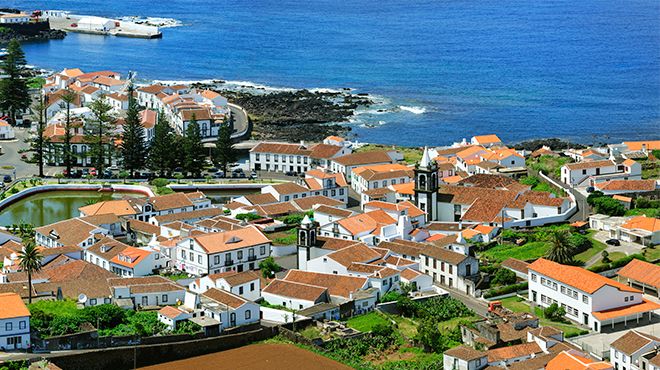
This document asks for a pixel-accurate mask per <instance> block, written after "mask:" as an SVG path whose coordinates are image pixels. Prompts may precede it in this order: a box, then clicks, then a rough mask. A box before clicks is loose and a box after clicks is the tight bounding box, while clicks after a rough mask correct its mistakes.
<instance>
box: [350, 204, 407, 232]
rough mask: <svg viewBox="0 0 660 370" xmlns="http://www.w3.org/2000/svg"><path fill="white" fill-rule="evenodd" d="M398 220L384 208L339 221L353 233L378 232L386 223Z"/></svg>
mask: <svg viewBox="0 0 660 370" xmlns="http://www.w3.org/2000/svg"><path fill="white" fill-rule="evenodd" d="M396 222H397V221H396V220H395V219H393V218H392V217H390V215H388V214H387V213H386V212H385V211H383V210H380V209H378V210H375V211H371V212H366V213H361V214H358V215H355V216H351V217H347V218H344V219H341V220H339V221H337V223H338V224H339V225H341V226H342V227H343V228H345V229H346V230H348V232H350V233H351V234H352V235H357V234H361V233H364V232H369V233H377V232H379V231H380V228H381V227H383V226H386V225H392V224H395V223H396Z"/></svg>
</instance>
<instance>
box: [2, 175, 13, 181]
mask: <svg viewBox="0 0 660 370" xmlns="http://www.w3.org/2000/svg"><path fill="white" fill-rule="evenodd" d="M2 182H11V176H9V175H4V176H3V177H2Z"/></svg>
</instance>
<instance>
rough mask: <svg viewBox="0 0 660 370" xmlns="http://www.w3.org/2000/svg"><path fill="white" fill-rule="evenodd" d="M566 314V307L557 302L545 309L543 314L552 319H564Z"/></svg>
mask: <svg viewBox="0 0 660 370" xmlns="http://www.w3.org/2000/svg"><path fill="white" fill-rule="evenodd" d="M564 315H566V310H565V309H564V307H559V305H557V304H556V303H553V304H551V305H550V306H548V307H546V308H545V309H544V310H543V316H545V318H546V319H549V320H552V321H559V322H561V321H564Z"/></svg>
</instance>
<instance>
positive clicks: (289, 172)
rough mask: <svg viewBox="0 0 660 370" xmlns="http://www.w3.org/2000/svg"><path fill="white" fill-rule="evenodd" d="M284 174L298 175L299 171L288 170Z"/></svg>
mask: <svg viewBox="0 0 660 370" xmlns="http://www.w3.org/2000/svg"><path fill="white" fill-rule="evenodd" d="M284 174H285V175H287V176H296V175H297V173H295V172H293V171H286V172H285V173H284Z"/></svg>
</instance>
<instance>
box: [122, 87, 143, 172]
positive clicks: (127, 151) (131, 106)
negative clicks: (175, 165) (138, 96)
mask: <svg viewBox="0 0 660 370" xmlns="http://www.w3.org/2000/svg"><path fill="white" fill-rule="evenodd" d="M133 92H134V89H133V85H132V84H131V85H129V87H128V110H127V111H126V124H125V125H124V134H123V137H122V143H121V157H122V160H123V163H124V169H125V170H126V171H129V172H130V173H131V176H132V177H135V171H138V170H140V169H142V168H143V167H144V165H145V162H146V155H147V145H146V142H145V139H144V130H143V128H142V124H141V123H140V106H139V105H138V103H137V100H135V97H134V96H133Z"/></svg>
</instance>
